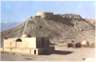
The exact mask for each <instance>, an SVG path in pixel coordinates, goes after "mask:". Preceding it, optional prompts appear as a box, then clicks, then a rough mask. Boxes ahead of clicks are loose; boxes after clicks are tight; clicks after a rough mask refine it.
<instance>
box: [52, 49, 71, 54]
mask: <svg viewBox="0 0 96 62" xmlns="http://www.w3.org/2000/svg"><path fill="white" fill-rule="evenodd" d="M71 53H73V52H72V51H61V50H54V51H53V54H60V55H68V54H71Z"/></svg>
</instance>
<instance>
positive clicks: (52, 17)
mask: <svg viewBox="0 0 96 62" xmlns="http://www.w3.org/2000/svg"><path fill="white" fill-rule="evenodd" d="M90 21H91V20H90ZM90 21H88V20H87V19H84V18H82V17H81V16H80V15H77V14H63V15H60V14H53V13H43V14H39V15H36V16H33V17H32V16H31V17H30V18H28V19H27V20H26V21H25V22H24V23H22V24H20V25H18V26H16V27H15V28H12V29H9V30H6V31H3V32H1V34H2V37H3V38H4V37H21V36H22V34H27V35H30V36H37V37H38V36H46V37H49V39H50V41H51V42H55V43H57V44H58V43H59V42H67V41H71V40H75V41H82V40H87V41H95V34H94V33H95V24H94V23H91V22H90Z"/></svg>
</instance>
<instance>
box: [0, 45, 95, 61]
mask: <svg viewBox="0 0 96 62" xmlns="http://www.w3.org/2000/svg"><path fill="white" fill-rule="evenodd" d="M0 56H1V59H0V60H1V61H76V62H77V61H84V60H86V59H87V58H94V56H95V48H89V47H86V48H67V47H60V46H56V47H55V51H54V52H53V53H52V54H50V55H22V54H17V53H16V54H15V53H8V52H5V53H1V55H0Z"/></svg>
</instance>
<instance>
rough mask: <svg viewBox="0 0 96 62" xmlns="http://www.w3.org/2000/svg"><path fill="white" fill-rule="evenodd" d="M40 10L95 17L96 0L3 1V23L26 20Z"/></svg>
mask: <svg viewBox="0 0 96 62" xmlns="http://www.w3.org/2000/svg"><path fill="white" fill-rule="evenodd" d="M38 11H47V12H50V11H51V12H55V13H61V14H63V13H75V14H80V15H81V16H82V17H83V18H85V17H86V18H95V2H90V1H89V2H88V1H85V2H84V1H77V2H76V1H63V2H60V1H49V2H48V1H47V2H44V1H2V2H1V21H2V23H5V22H8V23H11V22H20V21H24V20H25V19H26V18H27V17H29V16H35V14H36V12H38Z"/></svg>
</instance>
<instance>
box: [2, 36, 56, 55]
mask: <svg viewBox="0 0 96 62" xmlns="http://www.w3.org/2000/svg"><path fill="white" fill-rule="evenodd" d="M3 50H4V51H7V52H15V53H22V54H31V55H39V54H50V53H51V52H52V51H53V50H54V47H52V46H50V42H49V38H47V37H37V38H36V37H26V35H23V36H22V37H21V38H7V39H4V47H3Z"/></svg>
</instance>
